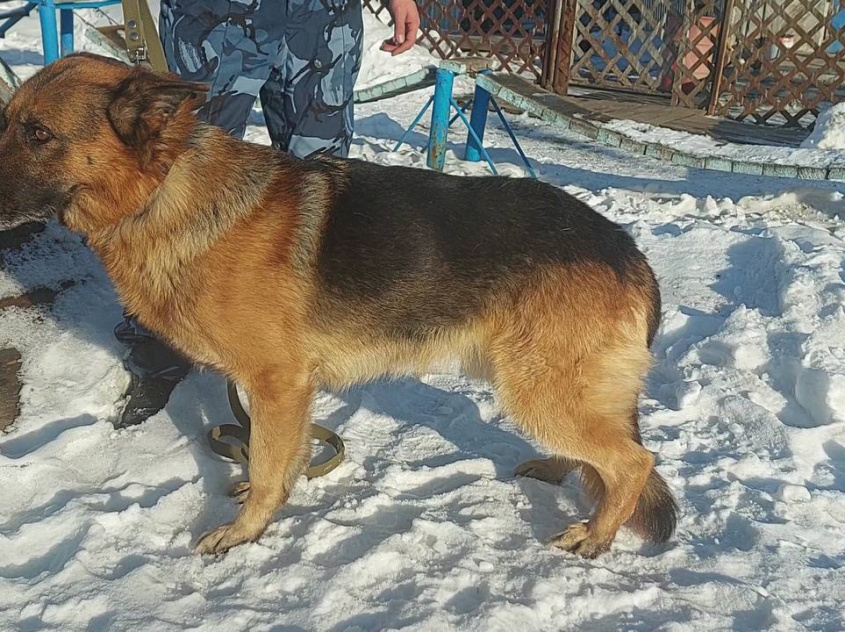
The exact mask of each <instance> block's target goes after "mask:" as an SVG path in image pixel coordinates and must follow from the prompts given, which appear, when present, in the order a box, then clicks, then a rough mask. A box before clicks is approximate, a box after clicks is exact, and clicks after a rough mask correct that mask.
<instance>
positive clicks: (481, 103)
mask: <svg viewBox="0 0 845 632" xmlns="http://www.w3.org/2000/svg"><path fill="white" fill-rule="evenodd" d="M489 105H490V93H489V92H487V90H485V89H484V88H482V87H481V86H475V98H474V99H473V100H472V112H470V115H469V126H470V129H472V130H473V131H474V132H475V136H476V137H478V140H479V142H481V143H483V142H484V128H485V127H486V126H487V107H488V106H489ZM464 157H465V158H466V160H467V161H468V162H479V161H480V160H481V147H479V146H478V144H477V143H476V142H475V138H474V137H473V135H472V134H470V135H468V136H467V148H466V154H465V156H464Z"/></svg>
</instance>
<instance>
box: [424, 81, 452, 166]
mask: <svg viewBox="0 0 845 632" xmlns="http://www.w3.org/2000/svg"><path fill="white" fill-rule="evenodd" d="M454 83H455V75H453V74H452V73H451V72H449V71H448V70H444V69H443V68H438V69H437V75H436V77H435V80H434V107H433V108H432V109H431V143H429V147H428V160H427V164H428V166H429V168H430V169H436V170H437V171H443V165H444V164H445V162H446V140H447V138H448V137H449V112H450V107H451V104H452V86H453V85H454Z"/></svg>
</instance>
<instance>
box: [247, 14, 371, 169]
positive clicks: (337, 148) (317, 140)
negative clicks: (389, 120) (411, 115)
mask: <svg viewBox="0 0 845 632" xmlns="http://www.w3.org/2000/svg"><path fill="white" fill-rule="evenodd" d="M288 7H289V8H288V19H287V24H286V29H285V44H286V47H285V49H284V50H283V55H281V56H280V58H279V64H278V66H277V67H276V68H275V69H274V71H273V73H272V74H271V76H270V79H268V81H267V83H265V84H264V87H263V88H262V89H261V93H260V96H261V104H262V107H263V110H264V118H265V121H266V123H267V129H268V131H269V133H270V138H271V140H272V142H273V146H274V147H276V148H277V149H280V150H281V151H285V152H289V153H291V154H293V155H294V156H297V157H300V158H307V157H309V156H312V155H315V154H320V153H328V154H332V155H335V156H341V157H346V156H347V155H348V153H349V146H350V144H351V142H352V133H353V108H354V105H353V92H354V88H355V81H356V79H357V77H358V70H359V69H360V66H361V54H362V48H363V32H364V28H363V16H362V5H361V0H289V2H288Z"/></svg>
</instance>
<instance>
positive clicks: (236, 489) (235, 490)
mask: <svg viewBox="0 0 845 632" xmlns="http://www.w3.org/2000/svg"><path fill="white" fill-rule="evenodd" d="M229 496H231V497H232V498H234V499H235V500H236V501H238V503H240V504H241V505H243V504H244V503H245V502H246V499H247V498H249V481H240V482H239V483H235V484H234V485H232V487H231V488H229Z"/></svg>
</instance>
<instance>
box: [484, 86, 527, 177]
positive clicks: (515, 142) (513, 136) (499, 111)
mask: <svg viewBox="0 0 845 632" xmlns="http://www.w3.org/2000/svg"><path fill="white" fill-rule="evenodd" d="M493 109H494V110H496V114H498V115H499V120H500V121H502V125H504V126H505V131H506V132H507V133H508V136H510V137H511V140H512V141H513V146H514V147H516V150H517V151H518V152H519V157H520V158H522V164H524V165H525V168H526V169H528V173H530V174H531V177H532V178H534V179H536V178H537V174H536V173H535V172H534V169H533V168H532V167H531V163H530V162H528V157H527V156H526V155H525V152H524V151H522V146H521V145H520V144H519V141H518V140H517V139H516V134H514V133H513V129H512V128H511V126H510V124H509V123H508V121H507V119H506V118H505V115H504V113H503V112H502V108H500V107H499V104H498V103H496V101H495V99H494V100H493Z"/></svg>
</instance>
